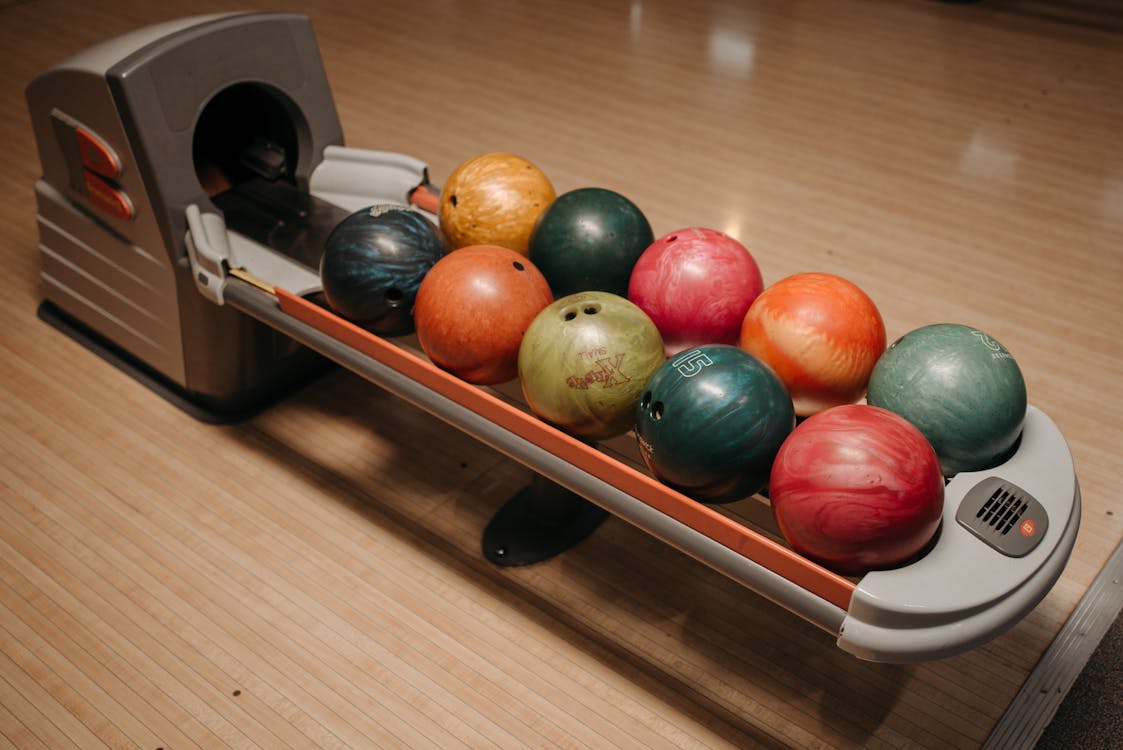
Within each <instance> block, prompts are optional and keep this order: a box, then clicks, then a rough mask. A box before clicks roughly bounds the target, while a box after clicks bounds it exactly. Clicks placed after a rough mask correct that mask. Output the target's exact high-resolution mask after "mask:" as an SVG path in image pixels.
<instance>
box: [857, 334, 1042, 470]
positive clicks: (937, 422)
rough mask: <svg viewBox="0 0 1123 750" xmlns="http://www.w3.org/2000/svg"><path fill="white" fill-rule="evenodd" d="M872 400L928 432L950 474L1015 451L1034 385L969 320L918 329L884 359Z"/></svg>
mask: <svg viewBox="0 0 1123 750" xmlns="http://www.w3.org/2000/svg"><path fill="white" fill-rule="evenodd" d="M867 400H868V401H869V403H871V404H873V405H874V406H880V407H883V408H885V409H888V410H890V411H893V412H896V413H897V414H900V415H901V416H902V417H904V418H905V419H907V420H908V421H910V422H912V423H913V425H915V426H916V427H917V429H919V430H920V431H921V432H922V433H923V434H924V437H926V438H928V442H930V443H931V444H932V447H933V448H935V449H936V455H937V456H939V459H940V468H941V470H942V471H943V473H944V475H945V476H952V475H954V474H958V473H959V472H961V471H979V470H982V469H989V468H992V467H994V466H996V465H998V464H1000V463H1002V462H1003V461H1004V460H1005V459H1006V458H1008V457H1009V455H1010V454H1011V452H1012V451H1013V449H1014V448H1015V447H1016V443H1017V440H1018V437H1019V436H1020V435H1021V431H1022V423H1023V422H1024V421H1025V415H1026V384H1025V380H1024V379H1023V378H1022V372H1021V370H1020V369H1019V368H1018V363H1017V362H1015V361H1014V358H1013V357H1012V356H1011V355H1010V352H1009V351H1007V349H1006V347H1004V346H1003V345H1002V344H1000V343H999V342H998V341H996V340H995V339H993V338H992V337H990V336H988V335H987V334H986V333H984V332H982V331H980V330H977V329H974V328H971V327H969V326H964V325H959V324H954V323H941V324H938V325H930V326H925V327H923V328H918V329H916V330H915V331H911V332H909V333H907V334H905V335H904V336H902V337H901V338H900V339H898V340H897V341H896V342H895V343H894V344H893V345H892V346H890V347H889V348H888V349H887V350H886V351H885V353H884V354H883V355H882V356H881V358H880V359H879V360H878V362H877V365H875V366H874V369H873V374H872V375H871V376H870V383H869V393H868V395H867Z"/></svg>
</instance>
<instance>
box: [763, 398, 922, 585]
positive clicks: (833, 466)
mask: <svg viewBox="0 0 1123 750" xmlns="http://www.w3.org/2000/svg"><path fill="white" fill-rule="evenodd" d="M768 494H769V499H770V501H771V503H772V514H773V516H774V517H775V519H776V524H777V526H779V528H780V533H781V534H783V536H784V538H785V539H786V540H787V541H788V544H790V545H791V547H792V549H794V550H795V551H796V552H799V553H800V554H801V555H803V556H805V557H808V558H810V559H812V560H815V561H816V562H818V563H820V564H821V565H824V566H825V567H828V568H830V569H832V570H834V571H836V572H838V573H843V574H853V575H856V574H860V573H863V572H865V571H868V570H875V569H881V568H891V567H895V566H898V565H901V564H902V563H906V562H908V561H909V560H911V559H912V558H914V557H915V556H916V555H917V554H918V553H920V552H921V551H922V550H923V549H924V548H925V546H926V545H927V544H928V543H929V541H931V539H932V538H933V536H934V535H935V533H936V530H937V528H939V525H940V518H941V516H942V514H943V504H944V478H943V475H942V474H940V463H939V461H938V460H937V459H936V453H935V451H933V450H932V446H931V445H929V443H928V441H927V440H925V438H924V436H923V435H921V434H920V431H919V430H917V429H916V428H915V427H913V426H912V425H911V424H909V423H908V421H906V420H905V419H904V418H902V417H900V416H898V415H896V414H894V413H893V412H891V411H887V410H885V409H880V408H878V407H876V406H869V405H866V404H848V405H845V406H836V407H834V408H831V409H827V410H825V411H823V412H820V413H818V414H816V415H814V416H812V417H809V418H808V419H806V420H805V421H803V422H802V423H800V425H799V426H798V427H796V428H795V430H794V431H793V432H792V434H791V435H790V436H788V439H787V440H785V441H784V444H783V445H782V446H780V451H779V453H777V454H776V460H775V461H774V462H773V463H772V475H771V478H770V480H769V485H768Z"/></svg>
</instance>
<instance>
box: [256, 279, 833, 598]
mask: <svg viewBox="0 0 1123 750" xmlns="http://www.w3.org/2000/svg"><path fill="white" fill-rule="evenodd" d="M274 293H275V294H276V296H277V300H278V302H279V303H280V307H281V310H282V311H283V312H285V313H286V314H288V315H291V316H292V317H294V318H296V319H297V320H300V321H301V322H303V323H306V324H308V325H310V326H312V327H313V328H315V329H317V330H319V331H320V332H321V333H325V334H327V335H328V336H331V337H332V338H333V339H335V340H337V341H340V342H342V343H344V344H346V345H347V346H350V347H352V348H353V349H355V350H357V351H359V352H362V353H363V354H365V355H367V356H369V357H372V358H373V359H375V360H377V361H379V362H381V363H382V364H384V365H386V366H387V367H390V368H392V369H393V370H395V371H397V372H399V373H401V374H402V375H405V376H406V377H408V378H410V379H412V380H414V381H416V382H418V383H421V384H422V385H424V386H425V387H427V388H429V389H431V390H433V391H435V392H437V393H439V394H441V395H442V396H445V397H446V398H449V399H451V400H452V401H455V402H456V403H458V404H460V405H461V406H463V407H465V408H467V409H470V410H471V411H473V412H475V413H477V414H479V415H481V416H483V417H484V418H486V419H488V420H490V421H491V422H493V423H495V424H496V425H498V426H500V427H502V428H504V429H506V430H509V431H510V432H512V433H514V434H516V435H518V436H519V437H521V438H524V439H526V440H529V441H530V442H532V443H534V444H536V445H538V446H539V447H541V448H543V449H544V450H546V451H548V452H549V453H552V454H553V455H555V456H557V457H558V458H561V459H563V460H565V461H568V462H569V463H570V464H572V465H573V466H575V467H577V468H579V469H581V470H582V471H585V472H588V473H589V474H591V475H593V476H595V477H597V478H598V479H600V480H601V481H603V482H605V483H607V484H609V485H611V486H613V487H615V488H616V489H618V490H620V491H622V492H625V493H627V494H628V495H631V496H632V497H634V498H636V499H637V500H640V501H642V502H644V503H646V504H647V505H649V506H651V507H653V508H655V509H656V510H658V511H660V512H661V513H663V514H665V515H667V516H669V517H671V518H673V519H675V520H676V521H679V522H680V523H683V524H685V525H687V526H689V527H690V528H692V529H694V530H695V531H697V532H698V533H700V534H702V535H704V536H706V537H708V538H710V539H712V540H713V541H715V542H717V543H718V544H721V545H723V546H725V547H727V548H729V549H731V550H733V551H734V552H737V553H738V554H740V555H742V556H744V557H746V558H748V559H750V560H753V561H754V562H756V563H758V564H760V565H762V566H764V567H766V568H768V569H769V570H771V571H773V572H774V573H776V574H778V575H780V576H783V577H784V578H786V579H787V580H789V581H791V582H792V583H794V584H796V585H798V586H800V587H801V588H803V589H806V590H807V591H810V592H811V593H813V594H815V595H817V596H819V597H820V598H822V599H824V600H825V601H827V602H830V603H831V604H833V605H835V606H836V607H839V608H841V609H843V610H845V609H848V608H849V606H850V597H851V595H852V594H853V592H854V583H853V582H852V581H850V580H848V579H846V578H843V577H842V576H839V575H836V574H835V573H832V572H831V571H829V570H827V569H826V568H823V567H822V566H820V565H817V564H816V563H813V562H811V561H810V560H808V559H807V558H805V557H803V556H801V555H798V554H796V553H795V552H793V551H792V550H790V549H788V548H787V547H785V546H783V545H781V544H777V543H776V542H774V541H772V540H771V539H769V538H768V537H766V536H763V535H762V534H759V533H757V532H755V531H753V530H752V529H750V528H748V527H746V526H743V525H742V524H739V523H737V522H736V521H734V520H732V519H730V518H727V517H725V516H723V515H721V514H720V513H718V512H717V511H715V510H713V509H712V508H709V507H707V506H705V505H703V504H701V503H699V502H697V501H695V500H692V499H690V498H689V497H687V496H686V495H683V494H682V493H680V492H677V491H675V490H673V489H671V488H670V487H667V486H666V485H663V484H661V483H659V482H658V481H657V480H656V479H654V478H653V477H651V476H649V475H647V474H644V473H643V472H641V471H638V470H636V469H634V468H632V467H631V466H628V465H626V464H623V463H621V462H620V461H617V460H616V459H614V458H612V457H611V456H607V455H605V454H604V453H602V452H600V451H598V450H597V449H596V448H594V447H592V446H590V445H587V444H586V443H583V442H581V441H580V440H577V439H576V438H574V437H572V436H570V435H567V434H566V433H564V432H562V431H561V430H558V429H557V428H555V427H553V426H551V425H549V424H547V423H546V422H543V421H542V420H540V419H538V418H536V417H535V416H533V415H532V414H529V413H527V412H525V411H522V410H521V409H518V408H516V407H514V406H512V405H511V404H508V403H507V402H505V401H503V400H502V399H500V398H498V397H496V396H494V395H492V394H491V393H488V392H487V391H485V390H483V389H481V388H479V387H477V386H474V385H472V384H470V383H467V382H465V381H463V380H461V379H459V378H457V377H456V376H454V375H452V374H450V373H447V372H445V371H444V370H441V369H439V368H437V367H436V366H434V365H433V364H432V363H431V362H429V361H427V360H425V359H423V358H421V357H418V356H417V355H415V354H412V353H411V352H408V351H406V350H404V349H402V348H401V347H399V346H396V345H395V344H393V343H391V342H389V341H386V340H384V339H382V338H379V337H378V336H375V335H374V334H372V333H369V332H368V331H365V330H363V329H362V328H359V327H358V326H356V325H354V324H352V323H350V322H348V321H346V320H344V319H342V318H340V317H339V316H337V315H334V314H333V313H331V312H330V311H328V310H325V309H324V308H322V307H320V306H319V305H316V304H314V303H312V302H309V301H307V300H305V299H303V298H301V297H297V296H296V295H294V294H292V293H290V292H287V291H285V290H284V289H280V288H276V289H275V290H274Z"/></svg>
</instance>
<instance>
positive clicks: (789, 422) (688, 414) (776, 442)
mask: <svg viewBox="0 0 1123 750" xmlns="http://www.w3.org/2000/svg"><path fill="white" fill-rule="evenodd" d="M794 426H795V409H794V407H793V406H792V400H791V397H790V396H789V395H788V391H787V389H786V388H785V387H784V384H783V383H782V382H781V381H780V378H779V377H778V376H777V375H776V373H775V372H773V371H772V368H770V367H769V366H768V365H766V364H764V362H762V361H761V360H759V359H757V358H756V357H755V356H753V355H752V354H749V353H748V352H746V351H744V350H743V349H740V348H738V347H735V346H727V345H720V344H714V345H710V346H702V347H699V348H697V349H690V350H688V351H685V352H683V353H681V354H679V355H677V356H675V357H674V358H672V359H669V360H667V361H666V362H665V363H664V364H663V365H662V366H661V367H660V368H659V369H658V370H656V371H655V374H654V375H652V376H651V379H650V380H648V382H647V387H646V388H645V389H644V393H643V396H642V398H641V400H640V406H639V409H638V410H637V414H636V438H637V440H638V441H639V446H640V453H641V454H642V455H643V460H644V462H645V463H646V464H647V467H648V468H649V469H650V470H651V473H652V474H654V475H655V477H656V478H657V479H659V480H660V481H661V482H663V483H665V484H667V485H670V486H671V487H674V488H675V489H677V490H679V491H680V492H683V493H684V494H686V495H689V496H690V497H693V498H694V499H696V500H699V501H701V502H706V503H722V502H730V501H733V500H738V499H740V498H743V497H747V496H748V495H751V494H753V493H754V492H758V491H760V490H761V489H763V488H764V486H765V484H766V482H767V481H768V475H769V472H770V471H771V468H772V460H773V459H774V458H775V457H776V453H777V452H778V451H779V450H780V445H781V444H782V443H783V442H784V439H785V438H787V436H788V435H789V434H790V433H791V431H792V428H793V427H794Z"/></svg>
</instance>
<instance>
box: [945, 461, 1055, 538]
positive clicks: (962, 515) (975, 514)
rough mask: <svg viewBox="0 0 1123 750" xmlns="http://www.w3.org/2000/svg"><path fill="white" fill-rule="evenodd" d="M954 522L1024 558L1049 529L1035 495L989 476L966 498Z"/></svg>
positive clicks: (1042, 508)
mask: <svg viewBox="0 0 1123 750" xmlns="http://www.w3.org/2000/svg"><path fill="white" fill-rule="evenodd" d="M955 520H956V521H958V522H959V525H960V526H963V527H964V528H966V529H967V530H969V531H970V532H971V533H972V534H974V535H975V536H976V537H978V538H979V539H981V540H982V541H984V542H986V543H987V544H989V545H990V546H991V547H994V548H995V549H996V550H998V551H999V552H1001V553H1002V554H1004V555H1008V556H1010V557H1022V556H1024V555H1027V554H1029V552H1030V551H1031V550H1032V549H1033V548H1034V547H1036V546H1037V545H1038V544H1039V543H1040V542H1041V539H1042V538H1043V537H1044V536H1045V532H1046V531H1047V530H1048V528H1049V517H1048V515H1047V514H1046V513H1045V508H1044V507H1042V505H1041V503H1040V502H1038V501H1037V499H1036V498H1035V497H1033V495H1031V494H1029V493H1028V492H1026V491H1025V490H1023V489H1022V488H1021V487H1018V486H1017V485H1016V484H1014V483H1013V482H1009V481H1006V480H1004V479H1002V478H1001V477H987V478H986V479H984V480H982V481H981V482H979V483H978V484H976V485H975V486H974V487H972V488H971V489H970V490H969V491H968V492H967V494H966V495H965V496H964V497H963V502H961V503H960V505H959V509H958V510H957V511H956V514H955Z"/></svg>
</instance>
